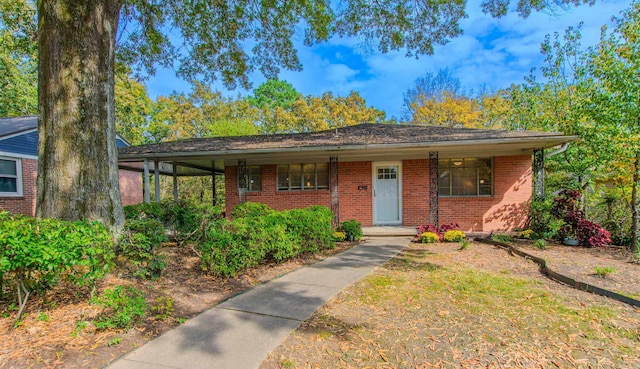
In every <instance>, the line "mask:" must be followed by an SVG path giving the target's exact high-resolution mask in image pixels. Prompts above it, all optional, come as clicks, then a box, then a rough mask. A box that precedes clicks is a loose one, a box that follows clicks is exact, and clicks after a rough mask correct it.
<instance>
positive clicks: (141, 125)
mask: <svg viewBox="0 0 640 369" xmlns="http://www.w3.org/2000/svg"><path fill="white" fill-rule="evenodd" d="M115 99H116V101H115V104H116V131H117V132H118V133H119V134H120V135H121V136H122V137H124V139H126V140H127V141H129V143H131V144H132V145H140V144H142V143H144V142H145V141H146V138H145V131H146V129H147V125H148V123H149V117H150V115H151V112H152V111H153V102H152V101H151V99H150V98H149V95H148V94H147V89H146V88H145V86H144V85H142V84H141V83H140V82H138V81H136V80H135V79H133V78H131V77H130V69H129V68H127V67H125V66H123V65H118V66H117V71H116V86H115Z"/></svg>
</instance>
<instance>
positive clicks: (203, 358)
mask: <svg viewBox="0 0 640 369" xmlns="http://www.w3.org/2000/svg"><path fill="white" fill-rule="evenodd" d="M408 243H409V239H408V238H406V237H404V238H399V237H397V238H390V237H385V238H372V239H369V240H368V241H366V242H364V243H362V244H360V245H358V246H356V247H353V248H351V249H349V250H347V251H345V252H342V253H340V254H338V255H335V256H332V257H330V258H327V259H325V260H323V261H321V262H319V263H316V264H313V265H311V266H308V267H304V268H300V269H298V270H296V271H293V272H291V273H289V274H286V275H284V276H282V277H280V278H277V279H274V280H272V281H270V282H268V283H265V284H263V285H260V286H258V287H255V288H253V289H251V290H249V291H247V292H245V293H243V294H240V295H238V296H236V297H233V298H231V299H229V300H227V301H225V302H223V303H221V304H219V305H217V306H216V307H214V308H211V309H209V310H207V311H205V312H204V313H202V314H200V315H198V316H196V317H195V318H192V319H190V320H189V321H188V322H186V323H185V324H183V325H181V326H179V327H177V328H175V329H173V330H171V331H169V332H167V333H165V334H164V335H162V336H160V337H158V338H156V339H154V340H152V341H150V342H148V343H147V344H145V345H144V346H142V347H140V348H138V349H136V350H134V351H132V352H130V353H129V354H127V355H125V356H123V357H122V358H120V359H118V360H116V361H114V362H112V363H110V364H109V365H107V366H106V368H109V369H131V368H136V369H138V368H139V369H147V368H183V369H198V368H207V369H216V368H220V369H236V368H237V369H251V368H258V367H259V366H260V363H262V361H263V360H264V359H266V357H267V354H268V353H269V352H271V351H272V350H274V349H275V348H276V347H278V345H280V343H282V341H283V340H284V339H285V338H286V337H287V336H288V335H289V334H290V333H291V332H293V331H294V330H295V329H296V328H297V327H298V326H299V325H300V323H301V322H302V321H303V320H305V319H307V318H308V317H309V316H311V314H313V313H314V312H315V311H316V310H317V309H318V308H320V307H321V306H322V305H324V304H325V303H326V302H327V301H328V300H329V299H331V298H332V297H333V296H334V295H335V294H337V293H338V292H340V291H341V290H342V289H343V288H345V287H347V286H349V285H351V284H352V283H354V282H355V281H357V280H359V279H360V278H362V277H364V276H365V275H367V274H368V273H370V272H371V271H372V270H373V269H374V268H375V267H377V266H379V265H381V264H383V263H384V262H385V261H387V260H388V259H390V258H392V257H393V256H395V255H396V254H397V253H398V252H400V251H401V250H402V249H403V248H404V247H405V246H407V244H408Z"/></svg>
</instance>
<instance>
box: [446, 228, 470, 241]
mask: <svg viewBox="0 0 640 369" xmlns="http://www.w3.org/2000/svg"><path fill="white" fill-rule="evenodd" d="M466 237H467V236H466V235H465V234H464V232H462V231H460V230H451V231H446V232H444V235H443V236H442V238H443V239H444V241H446V242H460V241H462V240H464V239H465V238H466Z"/></svg>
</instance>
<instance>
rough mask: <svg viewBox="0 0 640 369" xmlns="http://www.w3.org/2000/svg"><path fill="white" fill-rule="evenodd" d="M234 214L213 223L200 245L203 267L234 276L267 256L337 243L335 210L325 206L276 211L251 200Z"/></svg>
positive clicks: (293, 253)
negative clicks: (335, 237) (333, 229)
mask: <svg viewBox="0 0 640 369" xmlns="http://www.w3.org/2000/svg"><path fill="white" fill-rule="evenodd" d="M232 215H233V220H232V221H227V220H221V221H219V222H218V223H216V224H212V225H211V226H210V227H209V228H208V229H207V235H206V241H205V242H202V243H200V244H198V246H197V247H198V252H199V253H200V259H201V265H202V268H203V270H205V271H207V272H210V273H212V274H215V275H222V276H235V275H237V274H238V273H240V272H242V271H243V270H245V269H247V268H250V267H252V266H255V265H258V264H259V263H260V262H262V261H264V260H270V259H271V260H275V261H277V262H279V261H282V260H285V259H288V258H291V257H293V256H296V255H298V254H300V253H303V252H315V251H317V250H319V249H326V248H331V247H334V244H333V242H332V233H333V232H332V227H331V222H332V219H333V214H332V213H331V211H330V210H329V209H327V208H326V207H321V206H312V207H310V208H306V209H293V210H287V211H282V212H276V211H274V210H273V209H271V208H269V207H268V206H266V205H263V204H257V203H251V202H248V203H244V204H241V205H238V206H237V207H236V208H235V209H234V210H233V212H232Z"/></svg>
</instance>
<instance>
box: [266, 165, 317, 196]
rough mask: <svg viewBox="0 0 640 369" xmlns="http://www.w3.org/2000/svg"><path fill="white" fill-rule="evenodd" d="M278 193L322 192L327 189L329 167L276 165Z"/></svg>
mask: <svg viewBox="0 0 640 369" xmlns="http://www.w3.org/2000/svg"><path fill="white" fill-rule="evenodd" d="M277 178H278V191H292V190H322V189H327V188H329V165H328V164H326V163H322V164H288V165H278V176H277Z"/></svg>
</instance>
